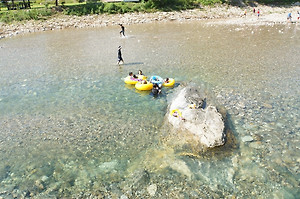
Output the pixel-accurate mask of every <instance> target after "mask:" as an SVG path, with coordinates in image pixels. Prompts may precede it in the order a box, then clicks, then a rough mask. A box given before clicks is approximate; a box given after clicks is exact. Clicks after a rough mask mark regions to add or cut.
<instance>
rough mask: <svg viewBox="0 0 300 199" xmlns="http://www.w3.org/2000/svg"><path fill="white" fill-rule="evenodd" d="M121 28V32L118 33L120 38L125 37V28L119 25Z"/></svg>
mask: <svg viewBox="0 0 300 199" xmlns="http://www.w3.org/2000/svg"><path fill="white" fill-rule="evenodd" d="M119 25H120V27H121V31H120V36H121V37H122V35H123V36H124V37H125V27H124V26H123V24H119Z"/></svg>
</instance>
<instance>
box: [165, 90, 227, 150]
mask: <svg viewBox="0 0 300 199" xmlns="http://www.w3.org/2000/svg"><path fill="white" fill-rule="evenodd" d="M199 91H200V90H199V88H197V87H195V86H187V87H184V88H181V89H180V90H179V91H178V92H177V94H176V95H175V97H174V99H173V100H172V101H171V104H170V106H169V111H168V116H167V119H168V121H169V123H170V124H172V126H173V127H174V129H175V131H184V132H186V133H190V134H193V135H194V138H195V141H196V142H199V143H200V144H201V145H203V146H205V147H207V148H213V147H216V146H221V145H223V144H224V143H225V137H226V135H225V133H224V128H225V125H224V121H223V118H222V115H221V114H220V113H219V112H218V111H217V108H216V107H215V106H213V105H211V104H209V103H208V104H207V102H206V97H205V96H201V95H203V93H200V92H199Z"/></svg>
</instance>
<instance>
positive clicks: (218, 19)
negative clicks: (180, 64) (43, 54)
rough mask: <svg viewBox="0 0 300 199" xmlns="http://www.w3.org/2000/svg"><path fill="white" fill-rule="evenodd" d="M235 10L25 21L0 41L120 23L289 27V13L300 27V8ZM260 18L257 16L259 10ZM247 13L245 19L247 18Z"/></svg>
mask: <svg viewBox="0 0 300 199" xmlns="http://www.w3.org/2000/svg"><path fill="white" fill-rule="evenodd" d="M253 8H254V7H233V6H217V7H203V8H201V9H193V10H185V11H174V12H155V13H126V14H116V15H108V14H103V15H88V16H80V17H79V16H66V15H60V14H59V15H56V16H54V17H52V18H50V19H48V20H46V21H34V20H31V21H26V22H16V23H13V24H5V23H0V38H6V37H12V36H15V35H19V34H26V33H31V32H40V31H48V30H55V29H65V28H86V27H102V26H111V25H118V24H119V23H122V24H125V25H130V24H139V23H153V22H164V21H191V20H207V21H208V22H209V23H214V24H241V25H243V24H249V25H265V24H278V23H290V22H288V21H287V15H288V13H290V12H291V13H292V17H293V18H292V22H294V23H298V24H299V23H300V20H299V19H297V18H298V15H297V11H299V12H300V6H299V5H298V4H295V5H291V6H285V7H270V6H262V5H259V6H257V7H255V9H256V13H253ZM258 9H259V10H260V16H259V17H258V16H257V10H258ZM245 11H246V16H245V15H244V13H245Z"/></svg>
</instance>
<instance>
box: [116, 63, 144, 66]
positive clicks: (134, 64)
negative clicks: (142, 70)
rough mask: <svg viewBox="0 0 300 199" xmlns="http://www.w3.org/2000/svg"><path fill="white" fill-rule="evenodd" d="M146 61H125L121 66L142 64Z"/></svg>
mask: <svg viewBox="0 0 300 199" xmlns="http://www.w3.org/2000/svg"><path fill="white" fill-rule="evenodd" d="M142 64H144V62H131V63H124V64H120V66H134V65H142Z"/></svg>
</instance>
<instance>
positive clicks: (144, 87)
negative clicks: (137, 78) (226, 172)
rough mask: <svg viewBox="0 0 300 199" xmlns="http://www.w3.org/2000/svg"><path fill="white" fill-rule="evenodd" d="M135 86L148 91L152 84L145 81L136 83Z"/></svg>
mask: <svg viewBox="0 0 300 199" xmlns="http://www.w3.org/2000/svg"><path fill="white" fill-rule="evenodd" d="M135 88H136V89H137V90H140V91H149V90H151V89H152V88H153V84H152V83H150V82H147V84H142V83H141V82H138V83H136V85H135Z"/></svg>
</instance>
